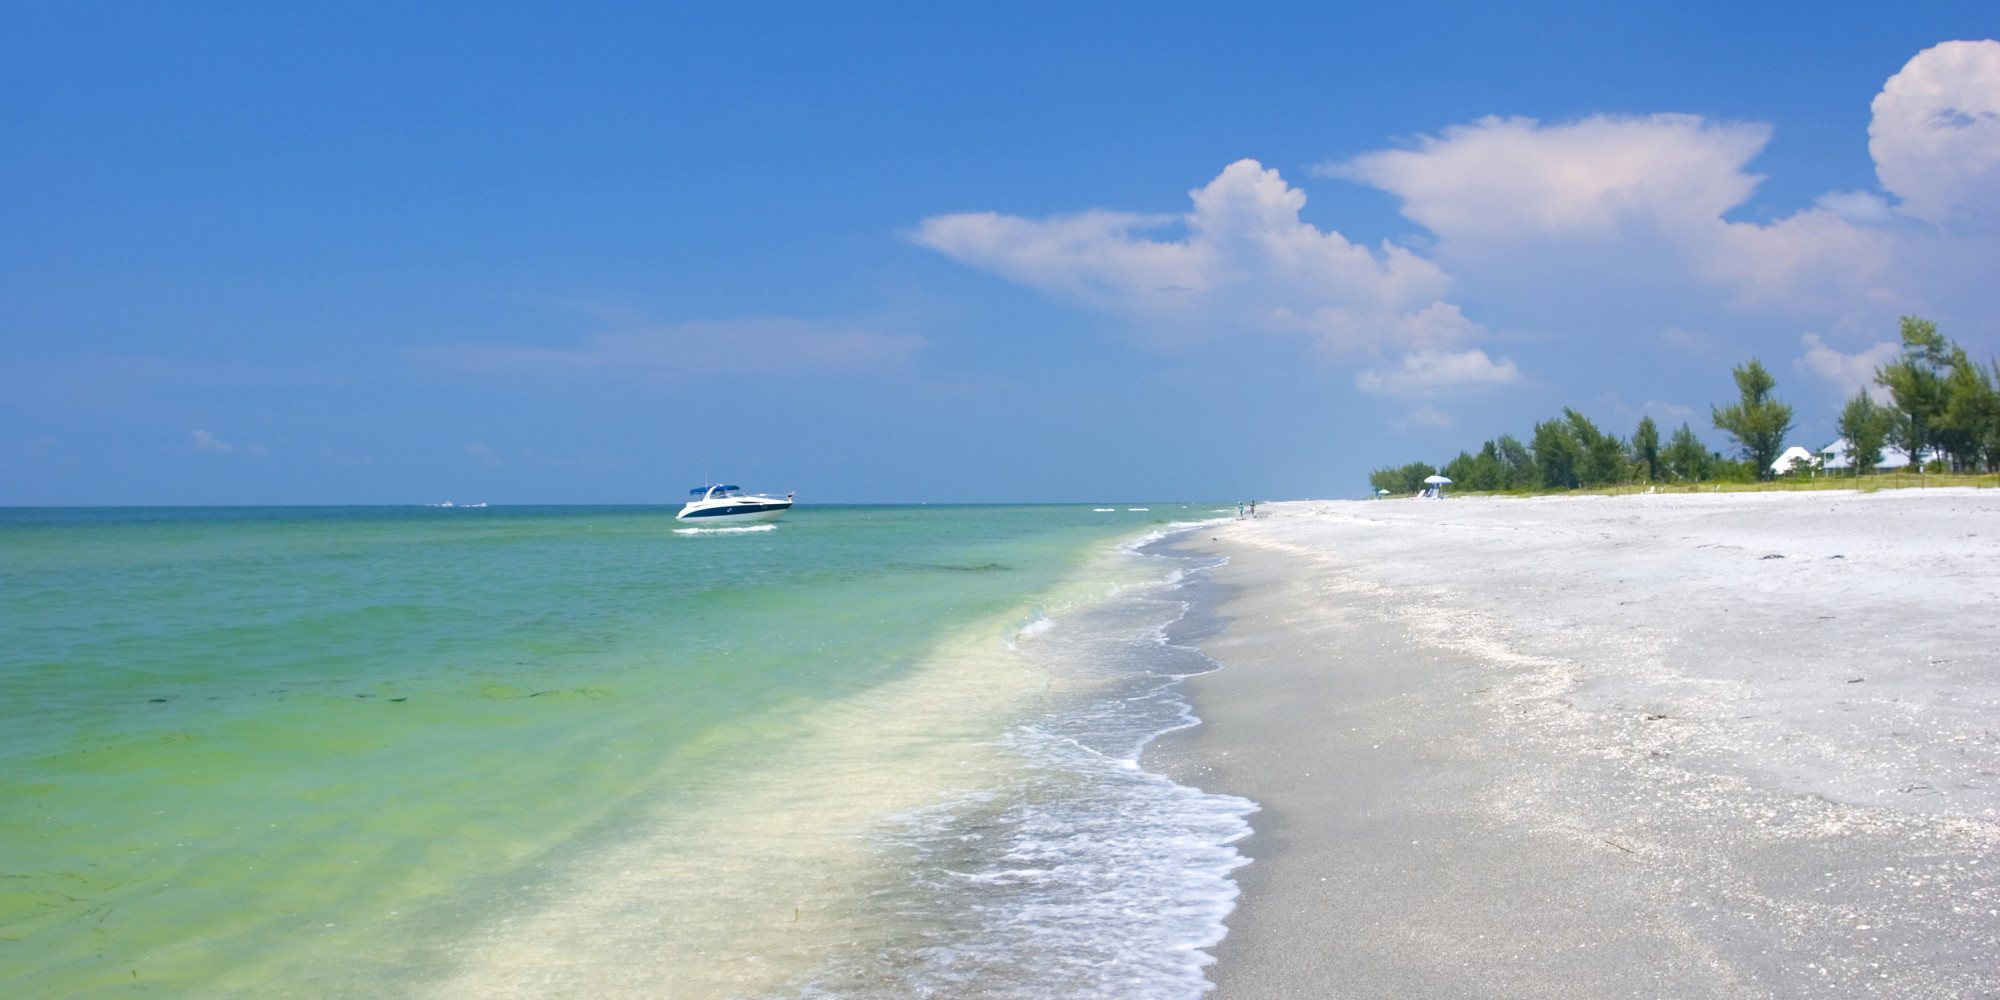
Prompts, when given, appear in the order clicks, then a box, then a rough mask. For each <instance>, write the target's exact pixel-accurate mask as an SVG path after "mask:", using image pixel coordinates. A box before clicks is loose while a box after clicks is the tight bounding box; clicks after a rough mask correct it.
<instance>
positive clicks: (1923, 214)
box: [1868, 39, 2000, 226]
mask: <svg viewBox="0 0 2000 1000" xmlns="http://www.w3.org/2000/svg"><path fill="white" fill-rule="evenodd" d="M1872 110H1873V112H1874V119H1873V120H1872V121H1871V122H1870V123H1869V125H1868V152H1869V155H1871V156H1873V157H1874V158H1875V174H1876V176H1877V177H1879V178H1881V180H1882V186H1883V187H1884V188H1886V189H1887V190H1889V191H1891V192H1894V193H1895V194H1896V195H1897V196H1898V197H1900V198H1902V199H1903V201H1902V204H1901V206H1899V208H1900V210H1901V211H1902V212H1903V213H1905V214H1907V215H1911V216H1915V217H1916V218H1919V219H1923V220H1925V221H1927V222H1932V223H1937V224H1939V225H1948V224H1953V223H1965V224H1974V225H1981V226H1991V225H1994V224H1995V223H1996V222H2000V42H1996V41H1993V40H1991V39H1987V40H1982V41H1961V42H1944V43H1942V44H1939V45H1935V46H1932V47H1931V48H1928V49H1925V50H1924V51H1922V52H1920V53H1918V54H1917V56H1916V57H1915V58H1913V59H1911V60H1910V61H1909V63H1908V64H1907V65H1905V66H1904V67H1903V68H1902V70H1901V71H1900V72H1898V73H1897V74H1896V75H1895V76H1892V77H1890V78H1889V82H1888V83H1886V84H1884V85H1883V87H1882V92H1881V93H1880V94H1878V95H1876V97H1875V102H1874V104H1873V105H1872Z"/></svg>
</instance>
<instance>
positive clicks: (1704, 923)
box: [1147, 490, 2000, 1000]
mask: <svg viewBox="0 0 2000 1000" xmlns="http://www.w3.org/2000/svg"><path fill="white" fill-rule="evenodd" d="M1267 509H1268V510H1269V511H1270V516H1269V517H1267V518H1261V519H1258V520H1254V521H1237V522H1233V523H1228V524H1225V525H1222V526H1220V527H1218V528H1216V529H1215V530H1212V531H1204V532H1203V533H1202V535H1201V539H1200V541H1199V542H1198V543H1197V544H1198V546H1199V547H1202V548H1206V549H1210V550H1213V551H1215V552H1218V553H1221V554H1223V555H1226V556H1228V557H1229V563H1228V565H1226V566H1224V567H1222V568H1221V569H1219V570H1217V571H1216V578H1217V580H1218V581H1219V582H1221V583H1223V584H1225V585H1226V586H1227V588H1228V590H1227V591H1226V593H1227V594H1228V596H1227V599H1226V601H1225V603H1224V604H1223V605H1222V608H1221V611H1222V613H1223V614H1225V615H1227V616H1229V617H1230V618H1231V619H1232V621H1231V623H1230V624H1229V626H1228V627H1227V628H1226V629H1225V630H1224V631H1223V632H1222V633H1221V634H1220V635H1219V636H1217V637H1215V638H1213V639H1211V640H1210V641H1209V642H1208V643H1207V644H1206V645H1205V647H1204V648H1205V649H1206V650H1207V652H1208V653H1209V654H1210V655H1212V656H1213V657H1215V658H1216V659H1218V660H1220V661H1221V663H1222V664H1223V667H1222V669H1221V670H1220V671H1218V672H1216V673H1213V674H1209V675H1206V676H1203V677H1199V678H1195V679H1193V680H1191V681H1190V682H1189V686H1190V689H1191V694H1192V697H1193V700H1194V703H1195V708H1196V711H1197V713H1198V714H1199V715H1200V716H1201V717H1202V719H1203V720H1204V721H1203V724H1202V725H1201V726H1198V727H1196V728H1194V729H1191V730H1186V731H1183V732H1181V733H1177V734H1173V735H1172V736H1170V737H1168V738H1165V739H1162V740H1161V741H1159V742H1158V743H1157V744H1156V745H1155V746H1154V747H1153V748H1152V750H1151V751H1150V752H1149V755H1148V758H1147V763H1148V766H1150V767H1152V768H1154V769H1159V770H1163V771H1165V772H1166V773H1169V774H1171V775H1173V776H1174V777H1176V778H1179V779H1181V780H1184V781H1187V782H1189V783H1192V784H1196V785H1199V786H1200V787H1202V788H1204V789H1207V790H1210V791H1219V792H1230V793H1236V794H1241V795H1245V796H1248V797H1250V798H1252V799H1255V800H1256V801H1258V802H1259V803H1261V804H1262V806H1263V809H1262V811H1261V812H1259V813H1258V814H1256V815H1254V816H1253V817H1252V818H1251V821H1252V824H1253V826H1254V827H1255V828H1256V833H1255V835H1254V836H1253V837H1252V838H1251V839H1250V840H1248V841H1246V842H1245V843H1244V845H1243V846H1244V848H1245V850H1246V852H1247V853H1248V854H1250V855H1251V856H1252V857H1253V858H1254V859H1255V860H1254V863H1253V864H1251V865H1250V866H1248V867H1247V868H1244V869H1241V870H1240V871H1239V872H1238V873H1237V877H1238V879H1239V881H1240V882H1241V884H1242V887H1243V895H1242V899H1241V901H1240V904H1239V907H1238V909H1237V911H1236V912H1235V914H1234V915H1232V917H1231V919H1230V921H1229V923H1230V928H1231V930H1230V933H1229V936H1228V938H1227V939H1226V940H1225V941H1224V942H1223V943H1222V944H1221V945H1220V946H1219V947H1218V948H1217V949H1216V955H1217V959H1218V961H1217V964H1216V965H1215V966H1213V967H1211V969H1210V975H1211V978H1212V979H1213V980H1214V981H1215V983H1216V984H1217V986H1218V987H1219V989H1218V991H1217V992H1216V993H1215V994H1214V995H1215V996H1218V997H1221V998H1224V1000H1236V998H1244V1000H1263V998H1281V997H1315V998H1317V997H1344V996H1354V997H1832V996H1838V997H1845V996H1869V997H1971V996H1993V995H2000V879H1996V876H1995V873H1994V871H1993V869H1994V867H1995V866H1996V865H2000V855H1996V852H1995V848H1996V846H2000V655H1996V647H2000V491H1975V490H1933V491H1917V490H1903V491H1894V492H1887V491H1885V492H1880V493H1873V494H1857V493H1852V492H1831V493H1829V492H1811V493H1807V492H1800V493H1739V494H1719V495H1685V494H1684V495H1651V496H1628V497H1578V498H1560V497H1555V498H1537V499H1452V500H1448V501H1444V502H1419V501H1377V502H1368V501H1359V502H1339V503H1324V502H1299V503H1284V504H1274V505H1271V506H1270V507H1269V508H1267Z"/></svg>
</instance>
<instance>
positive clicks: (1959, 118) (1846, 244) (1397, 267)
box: [912, 40, 2000, 396]
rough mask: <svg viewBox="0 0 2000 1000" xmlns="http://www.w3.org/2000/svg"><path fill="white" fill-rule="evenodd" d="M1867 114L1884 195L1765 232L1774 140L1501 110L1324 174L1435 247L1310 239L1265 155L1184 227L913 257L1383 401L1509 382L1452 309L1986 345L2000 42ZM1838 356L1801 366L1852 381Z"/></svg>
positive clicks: (1930, 60) (1059, 231) (991, 237)
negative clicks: (1976, 340) (1305, 348)
mask: <svg viewBox="0 0 2000 1000" xmlns="http://www.w3.org/2000/svg"><path fill="white" fill-rule="evenodd" d="M1873 113H1874V118H1873V123H1872V124H1871V126H1870V129H1869V147H1868V148H1869V150H1870V153H1871V154H1872V155H1873V156H1874V158H1875V161H1876V164H1877V172H1878V176H1879V178H1880V180H1881V182H1882V186H1883V189H1884V191H1882V192H1876V191H1865V190H1846V191H1830V192H1827V193H1825V194H1823V195H1821V196H1820V197H1819V198H1818V199H1816V200H1815V201H1814V202H1813V203H1812V204H1810V205H1808V206H1806V207H1804V208H1801V209H1799V210H1797V211H1794V212H1792V213H1790V214H1788V215H1783V216H1780V217H1776V218H1769V217H1766V218H1764V219H1763V220H1762V221H1754V222H1752V221H1731V220H1730V218H1729V216H1730V215H1731V214H1732V213H1736V212H1738V211H1740V210H1742V209H1743V207H1744V206H1745V205H1746V204H1748V203H1749V202H1750V200H1751V198H1752V197H1753V196H1754V195H1755V193H1756V191H1757V188H1758V185H1759V184H1760V183H1761V181H1762V180H1763V178H1762V177H1761V176H1760V175H1759V174H1757V173H1755V172H1753V171H1752V170H1751V164H1752V162H1753V161H1754V160H1755V159H1756V158H1757V157H1758V156H1759V155H1761V153H1762V152H1763V151H1764V149H1765V147H1766V145H1767V144H1768V143H1769V142H1770V140H1771V136H1772V134H1773V129H1772V127H1771V126H1769V125H1765V124H1761V123H1755V122H1732V121H1717V120H1712V119H1708V118H1704V117H1702V116H1699V115H1691V114H1650V115H1617V114H1599V115H1592V116H1589V117H1586V118H1583V119H1581V120H1577V121H1570V122H1557V123H1544V122H1539V121H1536V120H1534V119H1529V118H1520V117H1499V116H1489V117H1486V118H1481V119H1478V120H1476V121H1473V122H1470V123H1466V124H1462V125H1457V126H1453V127H1450V128H1446V129H1444V130H1442V131H1440V132H1438V133H1437V134H1435V135H1430V136H1420V137H1418V138H1416V139H1414V140H1412V141H1411V142H1410V143H1409V144H1408V145H1407V146H1405V147H1404V148H1398V149H1386V150H1378V151H1375V152H1368V153H1363V154H1361V155H1358V156H1354V157H1352V158H1349V159H1346V160H1343V161H1339V162H1335V163H1330V164H1323V165H1321V166H1319V167H1318V168H1316V172H1318V173H1320V174H1322V175H1325V176H1332V177H1338V178H1343V179H1348V180H1352V181H1356V182H1359V183H1362V184H1366V185H1369V186H1372V187H1375V188H1379V189H1381V190H1383V191H1386V192H1389V193H1390V194H1392V195H1394V196H1396V197H1397V198H1398V199H1400V201H1401V205H1402V211H1403V214H1404V215H1405V216H1407V217H1408V218H1409V219H1411V220H1412V221H1414V222H1416V223H1418V224H1421V225H1422V226H1424V227H1425V228H1426V229H1428V230H1429V232H1430V235H1431V237H1433V239H1431V241H1430V242H1429V243H1427V244H1426V246H1427V247H1428V248H1427V249H1425V250H1423V251H1422V252H1418V251H1414V250H1411V249H1408V248H1407V247H1402V246H1397V245H1394V244H1391V243H1388V242H1386V241H1385V242H1384V243H1383V244H1382V245H1380V246H1379V247H1374V248H1370V247H1366V246H1361V245H1358V244H1355V243H1353V242H1350V241H1349V240H1348V239H1347V238H1346V237H1344V236H1342V235H1341V234H1340V233H1339V232H1337V231H1322V230H1320V229H1319V228H1317V227H1315V226H1313V225H1311V224H1308V223H1306V222H1304V221H1302V220H1301V219H1300V218H1299V212H1300V209H1301V208H1302V207H1303V206H1304V205H1305V194H1304V193H1303V192H1302V191H1300V190H1298V189H1296V188H1293V187H1291V186H1290V185H1288V184H1286V183H1285V181H1284V180H1283V179H1282V178H1281V177H1280V176H1279V174H1278V173H1277V171H1275V170H1269V169H1266V168H1264V167H1263V166H1262V165H1261V164H1259V163H1257V162H1256V161H1254V160H1241V161H1238V162H1236V163H1233V164H1230V165H1229V166H1228V167H1227V168H1226V169H1224V170H1223V171H1222V173H1221V174H1220V175H1219V176H1217V177H1216V178H1215V179H1214V180H1213V181H1211V182H1209V183H1208V184H1207V185H1205V186H1203V187H1201V188H1199V189H1197V190H1194V191H1192V192H1190V196H1191V199H1192V206H1191V208H1190V209H1189V211H1187V212H1186V213H1185V214H1181V215H1146V214H1135V213H1129V212H1113V211H1092V212H1085V213H1081V214H1077V215H1068V216H1058V217H1052V218H1046V219H1025V218H1021V217H1017V216H1008V215H1002V214H998V213H992V212H986V213H975V214H964V215H946V216H937V217H934V218H930V219H926V220H924V221H923V223H922V224H921V226H920V227H919V229H918V231H917V232H916V233H915V234H914V235H913V237H912V238H913V239H914V240H915V241H916V242H918V243H920V244H922V245H924V246H927V247H931V248H933V249H936V250H938V251H940V252H942V253H945V254H947V255H949V256H951V257H953V258H955V259H957V260H960V261H963V262H965V263H967V264H969V265H972V266H974V267H979V268H982V269H985V270H988V271H991V272H993V273H995V274H999V275H1002V276H1004V277H1006V278H1009V279H1010V280H1013V281H1017V282H1020V283H1022V284H1024V285H1028V286H1030V287H1034V288H1038V289H1041V290H1043V291H1045V292H1048V293H1050V294H1052V295H1055V296H1058V297H1061V298H1064V299H1067V300H1070V301H1073V302H1077V303H1080V304H1083V305H1086V306H1089V307H1091V308H1095V309H1099V310H1103V311H1106V312H1110V313H1114V314H1118V315H1123V316H1127V317H1131V318H1134V319H1137V320H1142V321H1144V323H1145V324H1146V326H1147V328H1148V329H1165V330H1175V329H1180V330H1195V329H1209V330H1215V329H1229V328H1234V329H1245V328H1249V329H1261V330H1267V331H1280V332H1282V331H1289V332H1294V333H1304V334H1307V335H1309V336H1311V337H1312V338H1313V339H1314V342H1315V343H1316V344H1317V345H1318V346H1319V347H1320V348H1322V349H1323V350H1324V351H1325V352H1326V353H1327V354H1329V355H1331V356H1334V357H1343V356H1353V357H1360V358H1368V359H1380V360H1375V361H1372V362H1371V363H1370V365H1371V366H1370V367H1369V369H1368V370H1366V371H1362V372H1361V373H1359V374H1358V375H1357V376H1356V377H1355V384H1356V385H1357V386H1358V387H1359V388H1361V389H1362V390H1364V391H1367V392H1371V393H1378V394H1382V395H1404V396H1409V395H1425V394H1430V393H1434V392H1440V391H1443V390H1445V389H1447V388H1452V387H1462V386H1477V385H1498V384H1506V383H1510V382H1518V381H1521V373H1520V371H1519V370H1518V368H1517V367H1516V366H1515V365H1514V363H1513V362H1512V361H1511V360H1508V359H1504V358H1503V359H1499V360H1495V359H1493V358H1491V357H1489V356H1488V355H1487V354H1486V352H1485V351H1484V350H1481V349H1480V348H1479V345H1480V344H1482V343H1483V342H1485V340H1486V339H1487V331H1486V329H1485V328H1484V327H1483V326H1481V325H1480V324H1479V323H1478V322H1476V321H1475V320H1474V319H1473V318H1471V317H1468V316H1466V315H1465V312H1464V311H1463V310H1462V309H1461V308H1460V304H1461V303H1467V304H1470V305H1472V306H1474V307H1475V309H1474V315H1475V316H1477V315H1479V309H1480V308H1481V307H1483V308H1485V309H1491V310H1495V314H1499V312H1498V311H1499V310H1501V309H1508V308H1511V309H1513V310H1515V311H1516V312H1519V313H1521V315H1520V316H1518V317H1514V318H1510V320H1509V322H1510V324H1512V325H1515V326H1526V325H1531V324H1533V323H1535V322H1537V321H1538V320H1537V314H1536V312H1535V310H1539V309H1544V308H1547V309H1548V313H1547V314H1548V315H1552V316H1565V317H1574V316H1579V315H1593V314H1595V315H1598V316H1601V315H1603V314H1604V313H1605V311H1606V310H1615V311H1618V312H1621V313H1626V314H1636V315H1643V314H1641V313H1639V311H1640V310H1651V311H1652V313H1651V315H1653V316H1654V317H1657V318H1656V319H1655V324H1656V326H1655V328H1663V329H1661V332H1660V333H1659V334H1658V335H1657V336H1658V339H1659V341H1660V342H1661V343H1663V344H1666V345H1668V346H1671V347H1673V348H1675V349H1677V350H1682V351H1686V352H1689V353H1693V354H1702V355H1720V354H1724V353H1727V352H1731V351H1733V350H1734V349H1735V348H1734V346H1733V345H1731V344H1728V343H1725V342H1723V340H1722V339H1721V338H1719V337H1716V336H1714V335H1712V334H1704V333H1696V332H1692V331H1690V330H1688V329H1685V328H1683V327H1680V326H1672V325H1668V324H1669V323H1671V322H1673V320H1674V319H1676V318H1677V317H1678V316H1680V315H1694V316H1702V317H1704V318H1703V319H1702V320H1701V322H1704V323H1707V322H1715V321H1716V319H1715V318H1714V317H1715V314H1716V313H1723V314H1729V313H1733V314H1736V315H1739V316H1754V317H1757V318H1758V319H1759V320H1775V321H1777V322H1778V323H1780V324H1782V325H1780V326H1779V327H1778V328H1779V329H1790V330H1794V331H1796V330H1799V329H1804V328H1812V329H1818V330H1823V331H1826V332H1827V333H1828V334H1829V335H1833V336H1837V337H1841V338H1847V339H1849V340H1851V341H1852V342H1862V340H1861V337H1862V331H1868V330H1884V329H1893V327H1894V322H1895V317H1896V316H1897V315H1898V314H1903V313H1917V314H1920V315H1927V316H1934V317H1937V318H1939V319H1941V320H1945V321H1947V322H1949V323H1954V324H1956V325H1955V329H1960V328H1962V327H1963V326H1964V325H1967V324H1984V325H1985V327H1986V331H1985V332H1989V333H1990V331H1991V329H1993V328H1992V325H1991V324H1992V322H1993V321H1992V319H1991V317H1993V316H1994V315H2000V295H1997V294H1996V290H2000V283H1996V282H1994V281H1993V280H1992V275H1991V273H1990V272H1991V261H1992V260H1995V259H2000V42H1996V41H1990V40H1989V41H1969V42H1946V43H1943V44H1940V45H1937V46H1934V47H1932V48H1929V49H1926V50H1924V51H1923V52H1920V53H1918V54H1917V55H1916V56H1915V57H1913V58H1912V59H1911V60H1910V61H1909V63H1908V64H1907V65H1906V66H1904V67H1903V69H1902V70H1901V71H1900V72H1898V73H1897V74H1896V75H1895V76H1894V77H1892V78H1890V79H1889V80H1888V81H1887V82H1886V83H1885V84H1884V86H1883V89H1882V91H1881V95H1880V96H1879V97H1878V98H1877V99H1876V100H1875V102H1874V105H1873ZM1855 138H1856V144H1857V146H1858V144H1859V140H1860V137H1859V136H1858V135H1857V136H1856V137H1855ZM1896 199H1900V204H1895V203H1894V202H1895V201H1896ZM1447 295H1450V296H1451V297H1452V298H1453V299H1455V300H1457V301H1447V298H1446V296H1447ZM1545 302H1546V303H1550V304H1551V306H1553V308H1549V307H1545V306H1544V305H1543V303H1545ZM1556 322H1558V323H1566V324H1570V325H1572V326H1576V325H1580V323H1579V321H1577V320H1575V319H1569V318H1565V319H1562V320H1557V321H1556ZM1642 322H1643V320H1642ZM1683 322H1688V321H1683ZM1960 335H1964V334H1960ZM1818 347H1819V348H1820V349H1821V350H1823V351H1827V352H1831V349H1830V348H1826V347H1825V345H1823V344H1821V345H1818ZM1871 350H1872V349H1871ZM1809 351H1810V347H1809ZM1863 353H1864V354H1866V352H1863ZM1837 354H1838V352H1831V355H1837ZM1831 355H1829V354H1809V357H1808V358H1806V359H1801V364H1802V365H1805V366H1807V367H1808V368H1810V370H1812V371H1815V372H1818V371H1821V370H1822V366H1826V367H1828V370H1832V371H1845V369H1843V368H1841V365H1842V364H1848V362H1839V361H1837V360H1836V359H1835V358H1834V357H1832V356H1831ZM1843 357H1844V356H1843ZM1857 357H1858V356H1857ZM1852 363H1853V364H1860V363H1862V362H1859V361H1856V362H1852ZM1827 377H1829V378H1835V379H1836V381H1839V380H1841V379H1845V380H1846V381H1845V382H1844V383H1843V384H1852V383H1853V382H1854V379H1853V376H1852V375H1851V373H1850V374H1843V375H1839V376H1834V375H1828V376H1827Z"/></svg>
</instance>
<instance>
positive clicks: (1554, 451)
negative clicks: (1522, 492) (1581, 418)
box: [1528, 420, 1583, 490]
mask: <svg viewBox="0 0 2000 1000" xmlns="http://www.w3.org/2000/svg"><path fill="white" fill-rule="evenodd" d="M1528 447H1529V448H1530V449H1532V450H1533V451H1534V453H1535V468H1536V469H1537V470H1538V471H1539V472H1540V473H1541V483H1540V486H1541V487H1542V488H1543V489H1545V490H1568V489H1575V488H1576V487H1577V486H1579V485H1581V482H1582V481H1581V480H1580V479H1579V478H1578V477H1577V466H1579V465H1581V464H1582V462H1583V449H1582V447H1580V446H1579V445H1578V444H1577V441H1576V438H1574V437H1572V436H1570V431H1569V424H1568V423H1566V422H1564V421H1562V420H1544V421H1542V422H1541V423H1539V424H1536V425H1535V436H1534V438H1533V440H1532V441H1531V442H1530V443H1529V445H1528Z"/></svg>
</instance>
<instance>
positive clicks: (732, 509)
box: [674, 503, 792, 524]
mask: <svg viewBox="0 0 2000 1000" xmlns="http://www.w3.org/2000/svg"><path fill="white" fill-rule="evenodd" d="M791 509H792V505H791V504H789V503H785V504H709V505H706V506H704V505H701V504H688V505H687V507H686V508H683V509H682V510H681V512H680V513H678V514H675V515H674V520H677V521H685V522H687V523H688V524H749V523H756V522H762V521H775V520H777V519H778V518H781V517H783V516H785V512H786V511H788V510H791Z"/></svg>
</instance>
